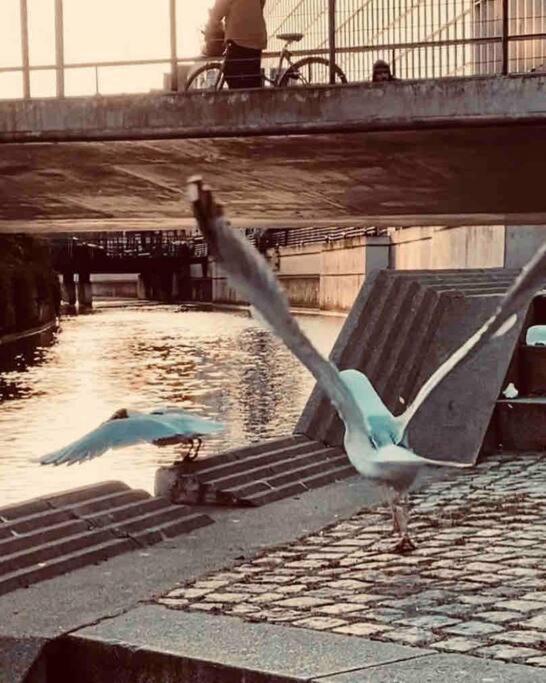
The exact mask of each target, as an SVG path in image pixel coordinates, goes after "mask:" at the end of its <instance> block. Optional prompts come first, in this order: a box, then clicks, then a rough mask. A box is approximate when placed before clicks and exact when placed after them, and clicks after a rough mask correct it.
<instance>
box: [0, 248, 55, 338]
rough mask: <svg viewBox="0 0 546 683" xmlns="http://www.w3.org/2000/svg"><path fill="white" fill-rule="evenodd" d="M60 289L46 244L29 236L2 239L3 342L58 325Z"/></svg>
mask: <svg viewBox="0 0 546 683" xmlns="http://www.w3.org/2000/svg"><path fill="white" fill-rule="evenodd" d="M59 306H60V286H59V280H58V277H57V275H56V273H55V271H54V270H53V268H52V265H51V262H50V259H49V251H48V249H47V246H46V245H45V243H44V242H43V241H41V240H38V239H36V238H34V237H30V236H28V235H1V236H0V338H2V337H6V336H7V335H13V334H14V333H15V334H16V333H19V332H25V331H28V330H31V329H33V328H36V327H39V326H41V325H44V324H46V323H47V322H49V321H54V320H55V317H56V316H57V315H58V313H59Z"/></svg>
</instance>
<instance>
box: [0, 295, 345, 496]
mask: <svg viewBox="0 0 546 683" xmlns="http://www.w3.org/2000/svg"><path fill="white" fill-rule="evenodd" d="M300 322H301V324H302V327H303V328H304V329H305V330H306V332H307V333H308V334H309V336H310V337H311V339H312V340H313V342H314V343H315V344H316V345H317V347H318V348H319V349H320V350H321V351H322V352H323V353H326V354H327V353H328V352H329V351H330V348H331V346H332V344H333V342H334V340H335V338H336V336H337V334H338V332H339V329H340V327H341V324H342V322H343V321H342V319H340V318H321V317H302V318H300ZM18 351H19V356H18V358H17V359H16V360H15V361H12V362H11V365H10V366H9V367H2V366H0V505H3V504H7V503H10V502H15V501H18V500H24V499H26V498H30V497H33V496H37V495H44V494H46V493H50V492H53V491H58V490H62V489H66V488H71V487H75V486H83V485H86V484H89V483H94V482H97V481H104V480H105V479H121V480H123V481H125V482H127V483H128V484H129V485H131V486H136V487H140V488H144V489H146V490H151V489H152V486H153V476H154V472H155V469H156V468H157V466H158V465H160V464H166V463H169V462H171V461H172V460H173V458H174V457H175V456H176V447H174V446H173V447H166V448H162V449H158V448H155V447H154V446H151V445H142V446H137V447H133V448H129V449H127V450H123V451H118V452H114V453H110V454H108V455H105V456H103V457H101V458H97V459H96V460H93V461H91V462H89V463H85V464H84V465H76V466H73V467H59V468H45V467H40V466H38V465H37V464H36V463H35V462H34V461H33V459H34V458H36V457H37V456H39V455H41V454H43V453H45V452H48V451H51V450H54V449H56V448H59V447H61V446H63V445H66V443H68V442H69V441H71V440H72V439H75V438H77V437H79V436H81V435H82V434H84V433H85V432H87V431H89V430H90V429H93V428H94V427H96V426H97V424H98V423H99V422H101V421H102V420H104V419H106V418H107V417H109V416H110V415H111V414H112V413H113V412H114V411H115V410H117V409H118V408H121V407H134V408H137V409H138V408H148V407H150V406H153V405H156V404H166V403H170V404H177V405H180V406H182V407H184V408H186V409H188V410H192V411H194V412H196V413H198V414H202V415H205V416H209V417H211V418H213V419H218V420H221V421H223V422H225V423H226V425H227V429H226V431H225V433H223V434H220V435H215V436H214V437H212V438H210V439H208V440H207V441H206V443H205V444H204V448H203V454H204V455H205V456H206V455H207V454H210V453H214V452H218V451H219V450H223V449H225V448H232V447H237V446H241V445H244V444H248V443H250V442H253V441H258V440H261V439H264V438H269V437H272V436H277V435H284V434H287V433H289V432H290V431H291V429H292V428H293V426H294V424H295V422H296V420H297V418H298V416H299V414H300V412H301V409H302V407H303V405H304V404H305V400H306V398H307V396H308V394H309V392H310V390H311V388H312V386H313V379H312V377H311V376H310V375H309V373H308V372H307V371H306V370H305V369H304V368H302V367H301V365H300V364H299V363H298V362H297V361H296V360H295V359H294V358H293V357H292V356H291V354H290V353H289V352H288V351H287V350H286V349H285V347H284V346H283V345H282V344H281V343H280V342H279V341H278V340H277V339H276V338H275V337H273V336H272V335H271V333H270V332H269V331H267V330H264V329H263V328H262V327H261V326H260V325H259V323H257V322H256V321H254V320H253V319H251V318H249V317H248V316H247V315H246V314H243V313H240V314H239V313H224V312H200V311H187V312H177V310H176V307H174V306H173V307H171V306H142V307H139V308H134V307H131V308H112V307H108V308H103V309H99V310H97V312H96V313H95V314H93V315H90V316H81V317H77V318H67V319H64V320H63V321H62V324H61V330H60V332H59V333H58V334H57V336H56V342H55V343H54V344H52V345H51V344H49V345H48V344H47V343H44V345H41V346H39V347H38V348H34V349H32V350H31V349H30V347H28V345H26V344H25V348H24V349H23V348H21V349H18ZM0 363H1V358H0Z"/></svg>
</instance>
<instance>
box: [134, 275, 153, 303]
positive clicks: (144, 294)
mask: <svg viewBox="0 0 546 683" xmlns="http://www.w3.org/2000/svg"><path fill="white" fill-rule="evenodd" d="M149 298H150V283H149V280H148V278H147V277H146V275H145V274H144V273H140V274H139V276H138V280H137V299H149Z"/></svg>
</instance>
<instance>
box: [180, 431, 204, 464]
mask: <svg viewBox="0 0 546 683" xmlns="http://www.w3.org/2000/svg"><path fill="white" fill-rule="evenodd" d="M196 441H197V446H196V445H195V442H196ZM202 443H203V439H201V438H200V437H198V436H197V437H196V438H194V439H192V440H191V446H190V449H189V451H188V452H187V453H186V455H185V456H184V460H195V459H196V458H197V456H198V455H199V449H200V448H201V444H202Z"/></svg>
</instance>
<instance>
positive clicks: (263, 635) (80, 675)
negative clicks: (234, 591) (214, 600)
mask: <svg viewBox="0 0 546 683" xmlns="http://www.w3.org/2000/svg"><path fill="white" fill-rule="evenodd" d="M429 652H430V651H428V650H422V649H417V648H409V647H404V646H399V645H393V644H390V643H381V642H371V641H365V640H363V639H361V638H352V637H351V636H345V635H338V634H331V633H321V632H317V631H311V630H307V629H299V628H287V627H286V626H277V625H271V624H250V623H247V622H244V621H241V620H239V619H234V618H230V617H224V616H218V615H214V616H212V615H208V614H196V613H192V612H180V611H173V610H168V609H165V608H163V607H160V606H157V605H154V606H148V607H142V608H137V609H135V610H132V611H130V612H128V613H127V614H124V615H122V616H120V617H116V618H114V619H109V620H105V621H103V622H101V623H100V624H98V625H96V626H91V627H88V628H84V629H81V630H80V631H78V632H76V633H75V634H72V635H70V636H68V637H66V638H64V639H63V640H62V642H61V643H60V644H59V647H58V650H57V652H56V653H54V654H52V656H51V660H50V662H49V672H50V673H51V675H52V680H57V679H56V678H55V676H58V677H59V680H75V681H76V680H77V681H78V683H99V681H100V683H103V682H104V681H116V683H129V682H130V683H141V682H144V681H146V682H147V683H153V682H155V681H157V682H158V683H159V682H160V681H161V683H170V682H171V681H172V682H173V683H174V682H175V681H176V683H178V682H179V681H191V682H192V683H288V682H289V681H291V682H293V681H302V682H303V681H310V680H312V679H314V678H316V677H318V676H328V675H332V674H334V673H339V672H341V671H347V669H353V668H359V667H362V668H365V667H373V668H372V669H370V671H373V672H375V671H376V670H377V667H378V666H379V665H383V664H387V663H391V662H397V663H398V664H397V666H399V667H400V666H401V665H402V664H403V663H404V662H405V661H406V660H410V659H411V658H412V657H419V656H425V655H428V654H429ZM84 661H85V666H82V662H84ZM61 675H62V676H65V677H66V678H65V679H61Z"/></svg>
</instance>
